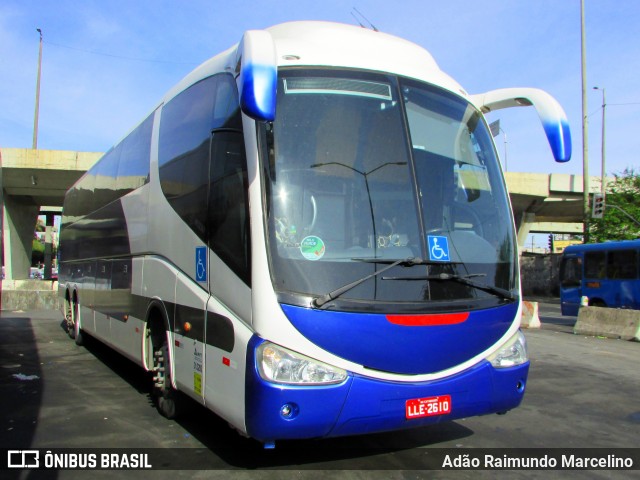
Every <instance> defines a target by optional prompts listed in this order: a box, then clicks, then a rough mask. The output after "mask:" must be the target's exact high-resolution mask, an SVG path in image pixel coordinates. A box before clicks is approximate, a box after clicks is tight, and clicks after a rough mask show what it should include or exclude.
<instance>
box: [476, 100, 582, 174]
mask: <svg viewBox="0 0 640 480" xmlns="http://www.w3.org/2000/svg"><path fill="white" fill-rule="evenodd" d="M471 97H472V100H473V102H474V103H475V104H476V105H477V106H478V107H479V108H480V110H481V111H482V113H488V112H491V111H493V110H500V109H502V108H510V107H529V106H534V107H535V109H536V111H537V112H538V116H539V117H540V121H541V122H542V126H543V127H544V131H545V133H546V134H547V139H548V140H549V146H550V147H551V151H552V152H553V156H554V158H555V159H556V162H568V161H569V160H570V159H571V131H570V130H569V122H568V120H567V116H566V114H565V113H564V110H563V109H562V107H561V106H560V104H559V103H558V102H557V101H556V99H555V98H553V97H552V96H551V95H549V94H548V93H547V92H545V91H543V90H538V89H537V88H501V89H498V90H492V91H490V92H486V93H481V94H478V95H472V96H471Z"/></svg>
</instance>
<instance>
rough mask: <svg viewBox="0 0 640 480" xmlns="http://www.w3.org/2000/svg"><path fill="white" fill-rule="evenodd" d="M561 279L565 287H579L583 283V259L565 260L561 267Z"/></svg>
mask: <svg viewBox="0 0 640 480" xmlns="http://www.w3.org/2000/svg"><path fill="white" fill-rule="evenodd" d="M560 278H561V282H562V286H563V287H579V286H580V283H581V281H582V258H580V257H569V258H564V259H563V260H562V265H561V266H560Z"/></svg>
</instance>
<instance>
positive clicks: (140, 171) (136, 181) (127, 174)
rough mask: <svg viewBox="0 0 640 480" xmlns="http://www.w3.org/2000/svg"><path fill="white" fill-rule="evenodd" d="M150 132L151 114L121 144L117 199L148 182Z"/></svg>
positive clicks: (151, 128) (151, 124)
mask: <svg viewBox="0 0 640 480" xmlns="http://www.w3.org/2000/svg"><path fill="white" fill-rule="evenodd" d="M152 130H153V114H151V115H150V116H149V117H148V118H147V119H146V120H145V121H144V122H142V123H141V124H140V125H139V126H138V127H137V128H136V129H135V130H134V131H133V132H131V134H129V136H128V137H127V138H125V139H124V141H123V142H122V153H121V154H120V162H119V163H118V179H117V181H116V190H117V191H118V193H117V195H118V197H122V196H124V195H126V194H127V193H129V192H131V191H132V190H135V189H136V188H139V187H141V186H143V185H144V184H145V183H146V182H147V181H148V179H149V156H150V153H151V131H152Z"/></svg>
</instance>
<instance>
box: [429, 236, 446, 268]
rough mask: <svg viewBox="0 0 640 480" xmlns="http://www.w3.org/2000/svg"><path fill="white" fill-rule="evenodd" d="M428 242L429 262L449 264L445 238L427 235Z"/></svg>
mask: <svg viewBox="0 0 640 480" xmlns="http://www.w3.org/2000/svg"><path fill="white" fill-rule="evenodd" d="M427 240H428V241H429V260H431V261H432V262H450V261H451V259H450V258H449V240H448V239H447V237H443V236H436V235H428V236H427Z"/></svg>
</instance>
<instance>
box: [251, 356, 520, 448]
mask: <svg viewBox="0 0 640 480" xmlns="http://www.w3.org/2000/svg"><path fill="white" fill-rule="evenodd" d="M250 351H255V349H250ZM250 360H251V361H250V362H248V363H247V365H248V366H249V368H248V372H247V380H246V381H247V389H246V400H245V401H246V405H245V408H246V412H245V413H246V416H245V420H246V428H247V434H248V435H249V436H251V437H253V438H255V439H257V440H259V441H262V442H265V443H272V442H275V441H276V440H284V439H300V438H321V437H336V436H344V435H357V434H365V433H374V432H382V431H391V430H399V429H407V428H415V427H421V426H424V425H430V424H434V423H440V422H446V421H451V420H455V419H459V418H464V417H471V416H476V415H486V414H489V413H503V412H507V411H508V410H511V409H513V408H515V407H517V406H518V405H519V404H520V402H521V401H522V398H523V396H524V392H525V386H526V380H527V374H528V371H529V362H526V363H525V364H522V365H519V366H516V367H510V368H502V369H496V368H494V367H493V366H492V365H491V364H490V363H489V362H488V361H483V362H481V363H479V364H478V365H476V366H474V367H472V368H470V369H467V370H465V371H463V372H461V373H459V374H456V375H453V376H451V377H447V378H444V379H439V380H435V381H429V382H391V381H383V380H378V379H374V378H370V377H364V376H361V375H357V374H353V373H351V374H349V376H348V377H347V379H346V380H345V381H344V382H342V383H340V384H337V385H327V386H294V385H283V384H276V383H271V382H268V381H265V380H264V379H262V378H261V376H260V374H259V373H258V370H257V368H256V366H255V359H250ZM443 398H445V399H447V398H448V399H449V405H448V412H447V413H435V414H432V413H429V412H427V411H426V409H424V408H423V410H424V411H422V412H418V413H417V414H416V411H415V410H416V407H415V405H416V404H417V403H420V401H421V400H422V401H423V402H422V403H429V402H430V401H435V400H434V399H443ZM411 405H413V407H411ZM411 408H413V411H411ZM438 408H441V406H440V407H438ZM438 408H437V409H438ZM421 414H424V415H421Z"/></svg>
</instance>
